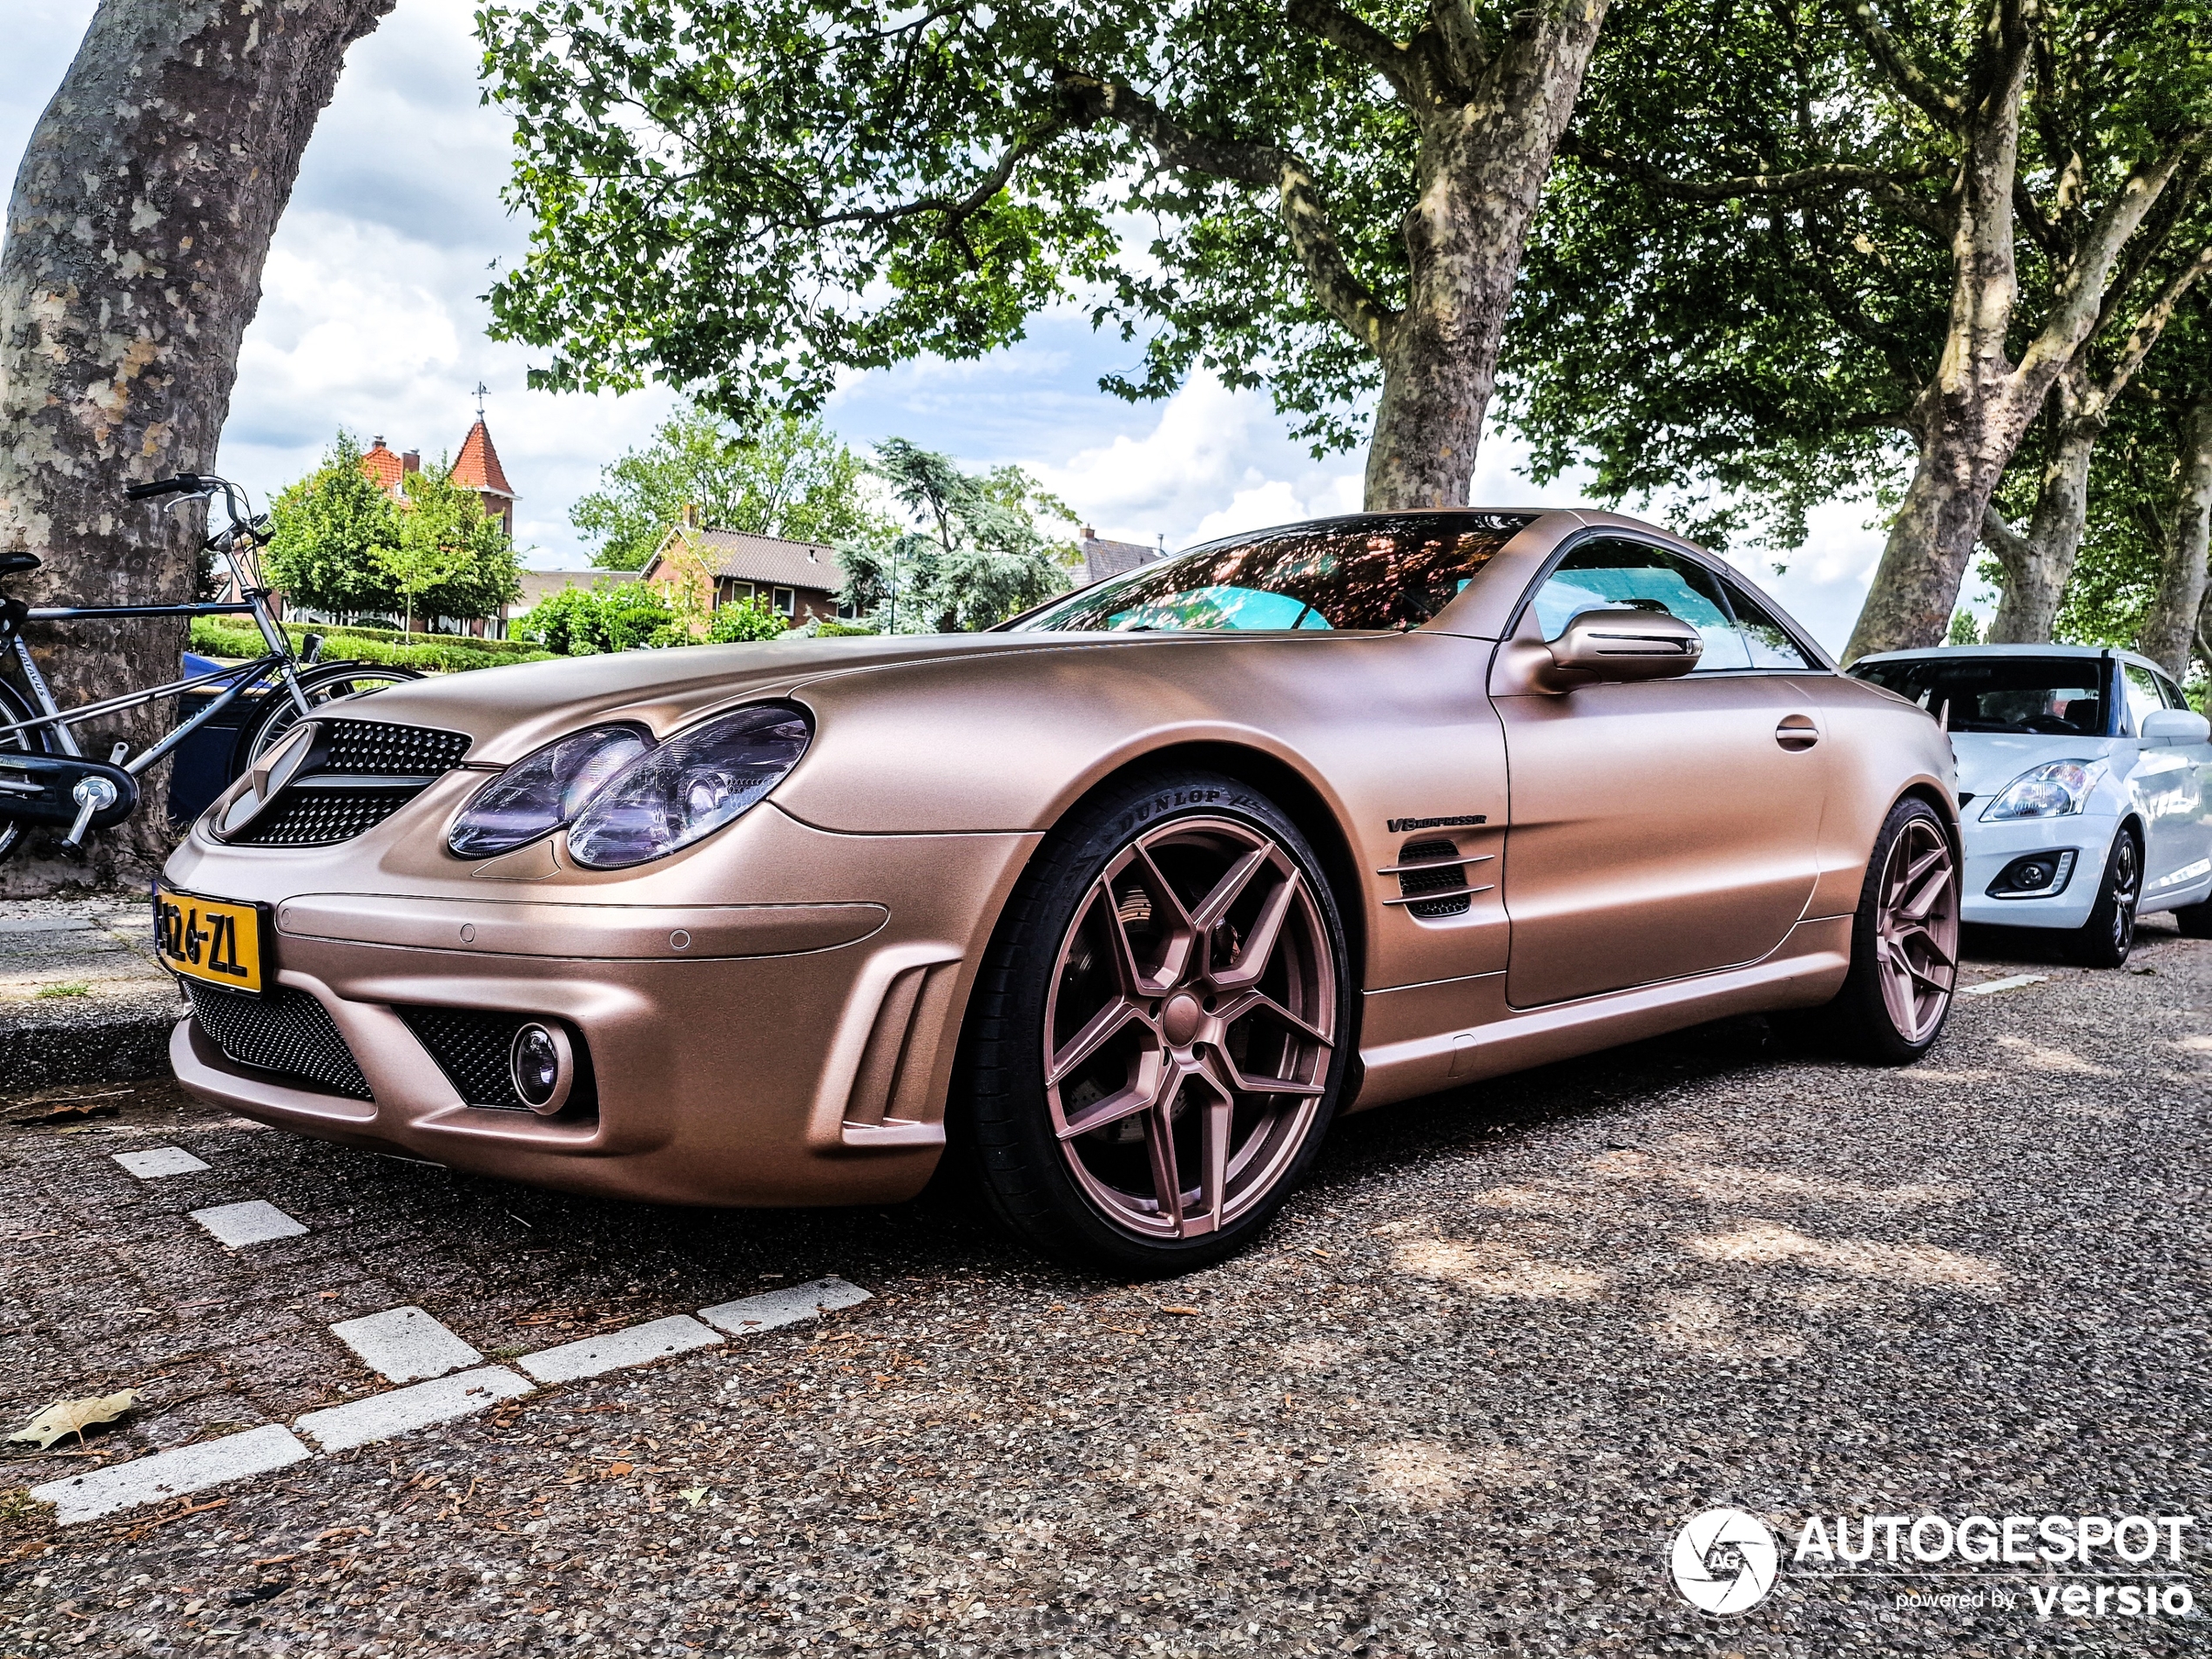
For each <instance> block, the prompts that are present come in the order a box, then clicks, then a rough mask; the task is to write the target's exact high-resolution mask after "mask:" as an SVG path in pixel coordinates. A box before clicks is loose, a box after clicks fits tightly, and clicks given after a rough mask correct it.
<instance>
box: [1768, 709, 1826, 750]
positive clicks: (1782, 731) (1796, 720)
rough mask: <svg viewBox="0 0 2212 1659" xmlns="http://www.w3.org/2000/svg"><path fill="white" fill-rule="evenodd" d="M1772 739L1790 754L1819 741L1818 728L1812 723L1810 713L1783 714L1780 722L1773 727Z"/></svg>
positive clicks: (1808, 747)
mask: <svg viewBox="0 0 2212 1659" xmlns="http://www.w3.org/2000/svg"><path fill="white" fill-rule="evenodd" d="M1774 740H1775V741H1776V742H1777V743H1778V744H1780V745H1782V746H1783V747H1784V749H1787V750H1788V751H1789V752H1791V753H1792V754H1797V753H1800V752H1803V751H1804V750H1807V749H1810V748H1811V747H1812V745H1814V744H1816V743H1817V742H1819V741H1820V728H1819V727H1818V726H1817V725H1814V724H1813V723H1812V716H1811V715H1810V714H1785V715H1784V716H1783V717H1782V724H1781V725H1777V727H1775V728H1774Z"/></svg>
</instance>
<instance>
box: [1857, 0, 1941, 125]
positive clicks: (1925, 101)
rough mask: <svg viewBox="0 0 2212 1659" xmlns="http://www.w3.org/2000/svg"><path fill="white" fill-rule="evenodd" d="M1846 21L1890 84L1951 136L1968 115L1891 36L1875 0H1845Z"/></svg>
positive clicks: (1895, 38)
mask: <svg viewBox="0 0 2212 1659" xmlns="http://www.w3.org/2000/svg"><path fill="white" fill-rule="evenodd" d="M1844 23H1845V24H1848V25H1849V26H1850V29H1851V33H1853V34H1854V35H1857V36H1858V39H1859V44H1861V45H1863V46H1865V48H1866V50H1867V51H1868V52H1869V53H1871V55H1872V57H1873V59H1874V61H1875V62H1876V63H1877V64H1880V65H1881V66H1882V69H1883V71H1885V73H1886V74H1887V75H1888V76H1889V78H1890V81H1891V84H1892V85H1894V86H1895V87H1896V88H1897V90H1898V91H1899V92H1901V93H1903V94H1904V95H1905V98H1908V99H1910V100H1911V101H1912V103H1913V104H1915V105H1919V108H1920V109H1921V110H1922V111H1925V113H1926V114H1927V116H1928V117H1929V118H1930V119H1932V120H1933V121H1934V122H1935V124H1936V125H1938V126H1939V127H1941V128H1942V129H1943V130H1944V131H1945V132H1951V131H1952V130H1954V129H1955V128H1956V127H1957V126H1958V125H1959V116H1960V115H1961V114H1962V113H1964V111H1965V108H1966V106H1965V105H1964V104H1962V103H1961V102H1960V100H1959V97H1958V95H1957V94H1956V93H1954V92H1948V91H1945V90H1944V89H1943V88H1942V87H1940V86H1939V85H1937V84H1936V83H1935V82H1934V80H1933V79H1932V78H1930V77H1929V75H1928V72H1927V71H1925V70H1924V69H1922V68H1921V67H1920V66H1919V64H1917V63H1915V62H1914V61H1913V59H1912V53H1910V52H1908V51H1905V48H1904V46H1903V45H1901V44H1899V43H1898V38H1897V37H1896V36H1894V35H1892V33H1890V31H1889V30H1888V29H1887V28H1886V27H1885V26H1884V24H1883V23H1882V20H1881V19H1880V18H1879V17H1876V16H1875V15H1874V6H1873V0H1844Z"/></svg>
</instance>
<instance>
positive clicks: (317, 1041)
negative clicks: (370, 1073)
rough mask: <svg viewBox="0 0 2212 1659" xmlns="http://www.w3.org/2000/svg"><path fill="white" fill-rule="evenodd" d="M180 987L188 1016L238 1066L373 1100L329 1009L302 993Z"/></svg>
mask: <svg viewBox="0 0 2212 1659" xmlns="http://www.w3.org/2000/svg"><path fill="white" fill-rule="evenodd" d="M184 983H185V992H186V993H187V994H188V995H190V996H191V998H192V1018H193V1019H195V1020H197V1021H199V1028H200V1029H201V1030H203V1031H205V1032H206V1033H207V1035H209V1036H211V1037H212V1038H214V1039H215V1046H216V1047H217V1048H219V1049H221V1050H222V1051H223V1053H224V1054H225V1055H226V1056H227V1057H228V1058H230V1059H231V1060H233V1061H234V1062H237V1063H238V1064H239V1065H241V1066H251V1067H252V1068H253V1069H255V1070H257V1071H273V1072H278V1073H280V1074H281V1075H283V1076H286V1077H287V1078H289V1079H291V1080H293V1081H295V1082H311V1083H315V1084H318V1085H320V1088H321V1089H323V1090H325V1091H326V1092H327V1093H330V1094H334V1095H343V1096H347V1098H348V1099H350V1100H370V1099H374V1096H372V1095H371V1094H370V1093H369V1089H368V1078H366V1077H364V1076H361V1068H360V1066H358V1065H356V1064H355V1063H354V1055H353V1050H351V1049H348V1048H347V1046H346V1039H345V1038H343V1037H341V1036H340V1035H338V1027H337V1025H336V1024H335V1023H334V1022H333V1021H332V1019H331V1017H330V1012H329V1010H328V1009H327V1008H324V1007H323V1005H322V1004H321V1003H320V1002H318V1001H316V1000H315V999H314V997H312V996H310V995H307V993H306V992H305V991H297V990H293V989H291V988H288V987H284V986H280V987H278V988H276V989H274V990H273V991H271V992H269V993H268V994H267V995H263V996H241V995H238V994H237V993H236V992H234V991H224V990H218V989H217V988H215V987H213V986H212V985H201V984H199V983H198V982H197V981H192V980H186V981H185V982H184Z"/></svg>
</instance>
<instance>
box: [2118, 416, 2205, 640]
mask: <svg viewBox="0 0 2212 1659" xmlns="http://www.w3.org/2000/svg"><path fill="white" fill-rule="evenodd" d="M2208 540H2212V395H2209V396H2205V397H2201V398H2199V399H2198V400H2197V401H2195V403H2193V404H2191V405H2190V406H2189V411H2188V416H2187V417H2186V418H2185V419H2184V420H2183V421H2182V479H2181V490H2180V492H2179V495H2178V496H2177V497H2176V499H2175V503H2174V527H2173V529H2172V531H2171V533H2170V534H2169V535H2168V536H2167V538H2166V558H2165V560H2164V562H2163V565H2162V568H2161V570H2160V571H2159V582H2158V597H2156V598H2155V599H2154V600H2152V601H2151V607H2150V614H2149V615H2148V616H2147V617H2144V618H2143V625H2142V631H2141V632H2140V633H2139V634H2137V635H2136V637H2135V649H2136V650H2137V651H2141V652H2142V654H2143V655H2144V656H2146V657H2148V658H2150V659H2151V661H2153V662H2155V663H2156V664H2158V665H2159V666H2160V667H2161V668H2163V669H2164V670H2165V671H2167V672H2168V674H2171V675H2172V676H2173V677H2174V678H2175V682H2176V683H2177V684H2178V683H2179V682H2181V681H2182V680H2185V679H2187V678H2188V670H2189V651H2190V647H2191V646H2192V645H2193V644H2195V643H2196V640H2195V631H2197V630H2199V629H2202V628H2203V626H2204V623H2203V622H2202V621H2201V620H2200V613H2201V612H2202V611H2203V610H2204V609H2205V598H2206V591H2205V590H2206V570H2205V550H2206V545H2207V543H2208ZM2206 655H2207V661H2208V662H2212V651H2207V653H2206Z"/></svg>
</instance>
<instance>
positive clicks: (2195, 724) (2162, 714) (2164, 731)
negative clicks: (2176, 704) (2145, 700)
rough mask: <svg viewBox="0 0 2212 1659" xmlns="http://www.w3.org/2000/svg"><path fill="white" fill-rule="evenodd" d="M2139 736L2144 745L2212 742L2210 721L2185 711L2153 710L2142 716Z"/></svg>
mask: <svg viewBox="0 0 2212 1659" xmlns="http://www.w3.org/2000/svg"><path fill="white" fill-rule="evenodd" d="M2141 737H2142V740H2143V741H2144V742H2145V743H2148V744H2155V745H2160V746H2161V747H2163V746H2165V745H2169V744H2182V743H2204V742H2208V741H2212V720H2207V719H2206V718H2204V717H2203V716H2202V715H2201V714H2192V713H2191V712H2189V711H2188V710H2187V709H2153V710H2152V711H2150V712H2149V713H2148V714H2146V715H2145V716H2143V723H2142V726H2141Z"/></svg>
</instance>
